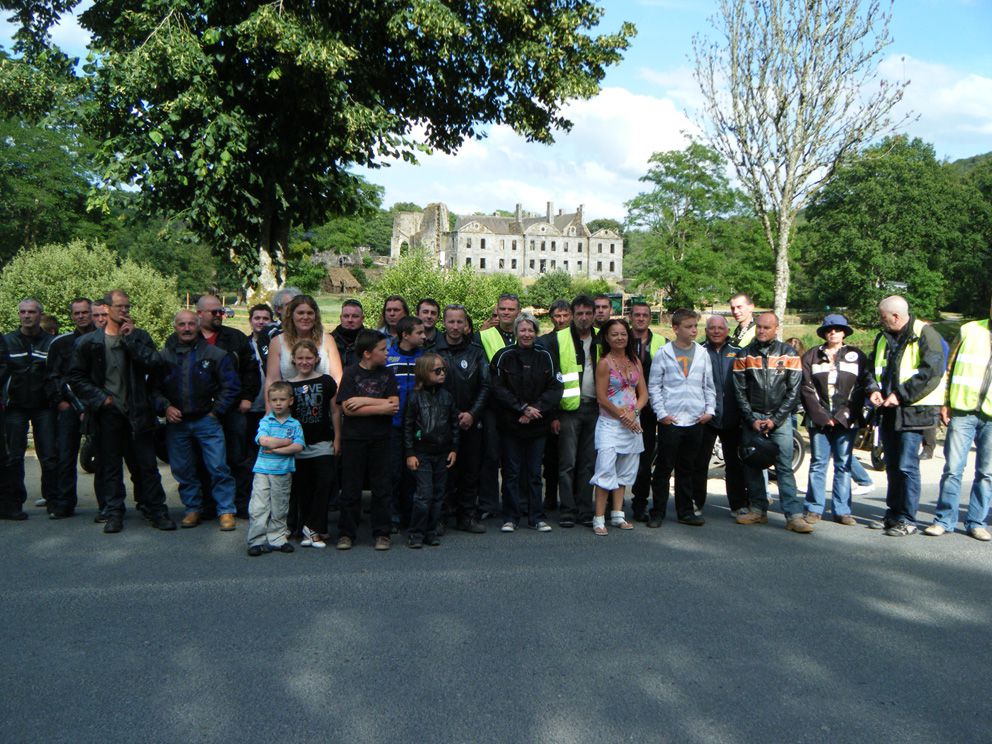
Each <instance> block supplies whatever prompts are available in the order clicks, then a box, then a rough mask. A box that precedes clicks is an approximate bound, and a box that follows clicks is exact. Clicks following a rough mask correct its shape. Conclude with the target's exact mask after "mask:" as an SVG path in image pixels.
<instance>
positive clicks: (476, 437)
mask: <svg viewBox="0 0 992 744" xmlns="http://www.w3.org/2000/svg"><path fill="white" fill-rule="evenodd" d="M482 437H483V432H482V427H481V426H476V425H473V426H472V427H471V428H469V429H466V430H463V431H462V432H461V436H459V438H458V458H457V459H456V460H455V467H453V468H452V469H451V472H449V473H448V486H447V489H446V490H447V494H446V495H445V502H444V507H443V508H442V510H441V512H442V515H443V516H444V517H454V519H455V520H456V521H458V522H467V521H468V520H470V519H474V518H475V515H476V503H477V501H478V498H479V469H480V467H481V465H482ZM418 488H419V486H418Z"/></svg>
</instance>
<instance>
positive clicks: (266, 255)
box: [248, 200, 289, 301]
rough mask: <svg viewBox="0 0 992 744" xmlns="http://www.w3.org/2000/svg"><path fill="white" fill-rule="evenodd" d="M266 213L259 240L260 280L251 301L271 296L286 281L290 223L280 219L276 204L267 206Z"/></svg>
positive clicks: (249, 296)
mask: <svg viewBox="0 0 992 744" xmlns="http://www.w3.org/2000/svg"><path fill="white" fill-rule="evenodd" d="M273 201H274V200H273ZM265 211H266V213H267V214H266V217H265V219H264V220H263V221H262V227H261V230H260V234H259V239H258V280H257V283H256V284H255V287H254V288H252V289H250V290H249V292H248V298H249V300H250V301H254V299H255V298H256V297H263V296H270V295H271V294H272V293H273V292H275V291H276V290H278V289H280V288H281V287H282V286H283V284H284V283H285V281H286V248H287V247H288V244H289V221H288V220H285V221H284V220H282V219H280V217H279V215H278V214H276V210H275V206H274V203H273V204H269V205H266V209H265Z"/></svg>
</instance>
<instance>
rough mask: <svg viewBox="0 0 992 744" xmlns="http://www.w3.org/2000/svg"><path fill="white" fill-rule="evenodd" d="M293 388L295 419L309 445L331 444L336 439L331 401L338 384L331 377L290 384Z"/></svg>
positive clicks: (323, 376)
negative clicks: (318, 443)
mask: <svg viewBox="0 0 992 744" xmlns="http://www.w3.org/2000/svg"><path fill="white" fill-rule="evenodd" d="M290 384H291V385H292V386H293V418H295V419H296V420H297V421H299V422H300V426H302V427H303V438H304V440H306V443H307V444H314V443H316V442H330V441H333V439H334V422H333V420H332V419H331V401H332V400H334V393H336V392H337V389H338V384H337V383H336V382H334V378H333V377H331V376H330V375H321V376H320V377H315V378H313V379H312V380H300V381H298V382H293V383H290Z"/></svg>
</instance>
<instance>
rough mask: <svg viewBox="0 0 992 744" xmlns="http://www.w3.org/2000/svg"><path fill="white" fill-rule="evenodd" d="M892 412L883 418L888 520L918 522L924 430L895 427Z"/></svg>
mask: <svg viewBox="0 0 992 744" xmlns="http://www.w3.org/2000/svg"><path fill="white" fill-rule="evenodd" d="M892 419H893V416H885V417H884V418H883V419H882V427H881V435H882V450H883V451H884V452H885V474H886V475H887V476H888V478H889V488H888V490H887V491H886V493H885V506H886V509H885V524H886V526H892V525H895V524H898V523H900V522H904V523H906V524H915V523H916V510H917V509H918V508H919V506H920V443H921V442H922V441H923V432H922V431H920V430H915V431H896V430H895V428H894V427H893V420H892Z"/></svg>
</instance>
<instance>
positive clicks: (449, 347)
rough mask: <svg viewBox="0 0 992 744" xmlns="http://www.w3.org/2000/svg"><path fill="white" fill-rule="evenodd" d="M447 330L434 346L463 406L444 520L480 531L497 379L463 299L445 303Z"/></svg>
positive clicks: (451, 390)
mask: <svg viewBox="0 0 992 744" xmlns="http://www.w3.org/2000/svg"><path fill="white" fill-rule="evenodd" d="M443 320H444V334H443V335H441V336H440V337H439V338H438V340H437V344H436V346H435V348H434V351H435V353H437V354H438V355H439V356H440V357H441V358H442V359H444V361H445V363H446V364H447V366H448V374H447V377H446V379H445V382H444V387H445V389H447V391H448V392H449V393H451V395H452V397H453V398H454V399H455V410H457V411H458V428H459V431H460V434H461V436H460V438H459V442H458V457H457V459H456V461H455V466H454V468H453V469H452V471H451V472H450V473H449V474H448V489H447V494H446V496H445V499H444V510H443V512H442V522H441V524H442V525H443V524H444V520H445V519H446V518H448V517H454V519H455V527H456V528H457V529H459V530H463V531H465V532H471V533H473V534H481V533H483V532H485V531H486V528H485V527H484V526H483V525H482V523H481V522H479V520H478V519H476V507H477V503H476V502H477V500H478V496H479V472H480V470H481V467H482V437H483V432H482V415H483V412H484V411H485V410H486V405H487V404H488V402H489V395H490V391H491V389H492V385H491V383H490V380H489V362H488V361H487V359H486V352H485V351H484V350H483V348H482V347H481V346H479V345H478V344H473V343H472V342H471V341H470V340H469V339H468V338H467V334H468V314H467V312H466V310H465V308H464V307H463V306H461V305H448V306H447V307H445V308H444V319H443Z"/></svg>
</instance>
